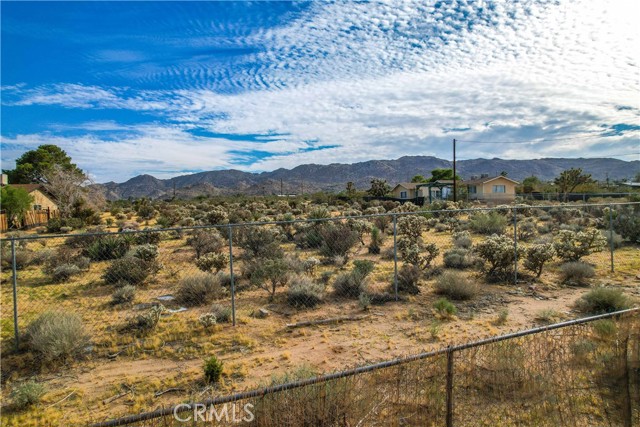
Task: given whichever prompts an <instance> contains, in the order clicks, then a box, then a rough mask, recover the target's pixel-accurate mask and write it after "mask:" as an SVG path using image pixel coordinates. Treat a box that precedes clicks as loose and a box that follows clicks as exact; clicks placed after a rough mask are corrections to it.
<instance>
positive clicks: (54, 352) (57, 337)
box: [26, 311, 89, 362]
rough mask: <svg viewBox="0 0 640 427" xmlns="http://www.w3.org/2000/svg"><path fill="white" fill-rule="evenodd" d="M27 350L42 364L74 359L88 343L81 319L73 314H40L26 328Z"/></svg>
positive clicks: (62, 312) (61, 312)
mask: <svg viewBox="0 0 640 427" xmlns="http://www.w3.org/2000/svg"><path fill="white" fill-rule="evenodd" d="M26 335H27V343H28V345H29V348H31V349H32V350H33V351H34V352H36V353H38V355H39V356H40V358H41V359H42V360H43V361H44V362H50V361H54V360H66V359H69V358H73V357H76V356H78V355H80V354H81V353H82V350H83V349H84V347H85V346H87V344H88V343H89V337H88V335H87V334H86V332H85V328H84V325H83V323H82V319H81V318H80V316H78V315H77V314H75V313H69V312H64V311H60V312H52V311H47V312H45V313H42V314H41V315H40V316H39V317H38V318H37V319H36V320H34V321H33V322H31V323H30V324H29V326H28V327H27V332H26Z"/></svg>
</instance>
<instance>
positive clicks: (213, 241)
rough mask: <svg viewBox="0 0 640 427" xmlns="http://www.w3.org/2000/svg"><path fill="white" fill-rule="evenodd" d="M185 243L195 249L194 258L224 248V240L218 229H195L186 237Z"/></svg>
mask: <svg viewBox="0 0 640 427" xmlns="http://www.w3.org/2000/svg"><path fill="white" fill-rule="evenodd" d="M187 245H189V246H191V247H192V248H193V249H194V250H195V251H196V258H200V257H201V256H202V255H204V254H208V253H212V252H220V251H221V250H222V249H223V248H224V245H225V244H224V241H223V240H222V236H220V233H219V232H218V230H196V231H194V232H193V234H192V235H191V237H189V238H188V239H187Z"/></svg>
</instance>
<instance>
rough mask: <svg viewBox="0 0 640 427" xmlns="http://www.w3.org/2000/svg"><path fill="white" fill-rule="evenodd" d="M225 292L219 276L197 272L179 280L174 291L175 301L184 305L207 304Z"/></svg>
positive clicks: (222, 295)
mask: <svg viewBox="0 0 640 427" xmlns="http://www.w3.org/2000/svg"><path fill="white" fill-rule="evenodd" d="M226 294H227V291H226V289H225V288H223V287H222V284H221V283H220V276H218V275H217V274H212V273H204V272H197V273H194V274H192V275H190V276H187V277H184V278H182V279H181V280H180V283H179V285H178V290H177V291H176V302H178V303H179V304H183V305H186V306H195V305H203V304H208V303H210V302H211V301H213V300H216V299H220V298H222V297H224V296H225V295H226Z"/></svg>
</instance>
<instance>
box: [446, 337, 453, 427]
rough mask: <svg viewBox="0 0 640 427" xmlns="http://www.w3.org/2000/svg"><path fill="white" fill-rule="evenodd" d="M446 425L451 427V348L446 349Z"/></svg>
mask: <svg viewBox="0 0 640 427" xmlns="http://www.w3.org/2000/svg"><path fill="white" fill-rule="evenodd" d="M446 387H447V417H446V422H447V427H453V350H452V349H451V346H449V348H448V349H447V385H446Z"/></svg>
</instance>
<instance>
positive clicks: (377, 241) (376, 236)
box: [368, 227, 384, 255]
mask: <svg viewBox="0 0 640 427" xmlns="http://www.w3.org/2000/svg"><path fill="white" fill-rule="evenodd" d="M383 241H384V236H383V234H382V232H381V231H380V229H379V228H377V227H373V228H372V229H371V240H370V242H369V246H368V249H369V253H370V254H373V255H378V254H379V253H380V246H381V245H382V243H383Z"/></svg>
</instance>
